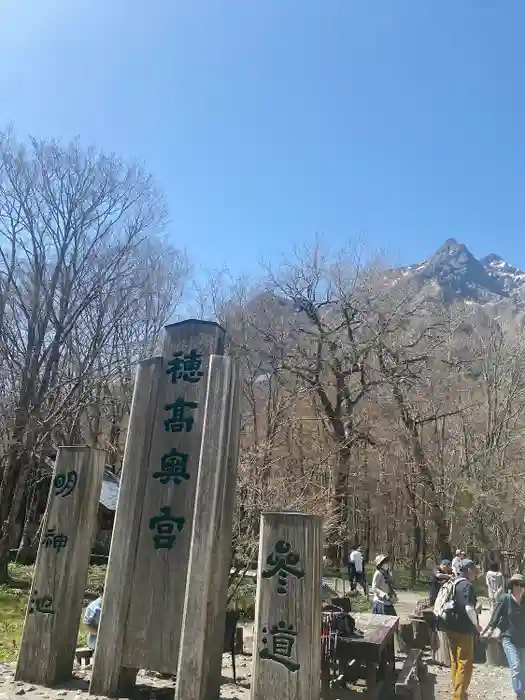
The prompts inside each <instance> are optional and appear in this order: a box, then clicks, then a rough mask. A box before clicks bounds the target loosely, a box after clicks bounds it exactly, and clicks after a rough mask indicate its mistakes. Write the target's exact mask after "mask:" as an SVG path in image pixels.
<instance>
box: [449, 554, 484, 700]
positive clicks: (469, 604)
mask: <svg viewBox="0 0 525 700" xmlns="http://www.w3.org/2000/svg"><path fill="white" fill-rule="evenodd" d="M458 572H459V576H458V578H457V579H456V582H455V588H454V598H453V608H452V610H451V613H450V615H449V616H448V617H447V621H446V624H445V630H444V631H445V632H446V635H447V637H448V641H449V645H450V671H451V675H452V689H453V691H452V700H466V698H467V690H468V687H469V685H470V681H471V680H472V672H473V670H474V640H475V637H476V635H477V634H480V633H481V627H480V626H479V621H478V614H477V612H476V605H477V599H476V593H475V592H474V586H473V585H472V584H473V583H474V581H475V580H476V578H477V566H476V564H474V562H473V561H471V560H470V559H463V560H462V561H461V562H460V563H459V565H458Z"/></svg>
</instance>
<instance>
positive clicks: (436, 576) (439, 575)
mask: <svg viewBox="0 0 525 700" xmlns="http://www.w3.org/2000/svg"><path fill="white" fill-rule="evenodd" d="M451 578H452V564H451V563H450V560H449V559H443V561H442V562H441V564H440V565H439V566H438V568H437V569H436V570H435V571H434V573H433V575H432V578H431V580H430V595H429V599H430V604H431V605H434V603H435V602H436V598H437V596H438V593H439V589H440V588H441V586H442V585H443V584H444V583H445V582H446V581H450V579H451Z"/></svg>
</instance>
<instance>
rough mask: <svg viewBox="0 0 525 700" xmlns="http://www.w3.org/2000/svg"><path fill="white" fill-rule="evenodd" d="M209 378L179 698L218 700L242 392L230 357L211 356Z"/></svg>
mask: <svg viewBox="0 0 525 700" xmlns="http://www.w3.org/2000/svg"><path fill="white" fill-rule="evenodd" d="M209 376H210V380H209V383H208V393H207V397H206V413H205V418H204V428H203V439H202V449H201V453H200V460H199V478H198V482H197V497H196V501H195V515H194V518H193V533H192V540H191V549H190V558H189V566H188V577H187V582H186V597H185V604H184V618H183V624H182V638H181V644H180V655H179V665H178V670H177V687H176V691H175V698H176V700H186V699H187V698H192V700H208V699H209V698H218V697H219V689H220V681H221V662H222V650H223V649H222V647H223V639H224V624H225V614H226V601H227V595H228V577H229V572H230V563H231V542H232V525H233V507H234V502H233V501H234V494H235V477H236V472H237V453H238V447H239V429H240V421H239V400H240V388H239V381H238V377H237V372H236V369H235V366H234V364H233V362H232V360H231V359H230V358H229V357H217V356H215V357H212V358H211V363H210V375H209Z"/></svg>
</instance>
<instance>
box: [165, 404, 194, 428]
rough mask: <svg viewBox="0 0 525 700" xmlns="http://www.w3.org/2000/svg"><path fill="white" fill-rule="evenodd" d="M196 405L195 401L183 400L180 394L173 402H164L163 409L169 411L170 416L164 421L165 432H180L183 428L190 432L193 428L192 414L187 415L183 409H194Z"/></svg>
mask: <svg viewBox="0 0 525 700" xmlns="http://www.w3.org/2000/svg"><path fill="white" fill-rule="evenodd" d="M198 405H199V404H198V403H196V402H195V401H184V399H183V398H182V396H180V397H179V398H178V399H177V400H176V401H174V402H173V403H168V404H166V405H165V406H164V410H165V411H171V416H170V417H169V418H166V420H165V421H164V430H165V431H166V432H167V433H169V432H172V433H182V432H184V430H185V431H186V432H187V433H190V432H191V429H192V428H193V422H194V421H193V416H187V415H186V412H185V409H186V408H191V409H195V408H197V406H198Z"/></svg>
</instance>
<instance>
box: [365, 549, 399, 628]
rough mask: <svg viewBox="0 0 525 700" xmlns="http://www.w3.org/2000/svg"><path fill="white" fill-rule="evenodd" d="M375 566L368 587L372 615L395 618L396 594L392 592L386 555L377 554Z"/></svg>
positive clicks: (390, 575)
mask: <svg viewBox="0 0 525 700" xmlns="http://www.w3.org/2000/svg"><path fill="white" fill-rule="evenodd" d="M375 565H376V570H375V571H374V576H373V578H372V585H371V587H370V592H371V593H372V595H373V599H372V614H373V615H393V616H397V613H396V609H395V607H394V605H395V604H396V603H397V593H396V592H395V590H394V579H393V578H392V574H391V572H390V557H389V556H388V555H386V554H378V556H377V557H376V558H375Z"/></svg>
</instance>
